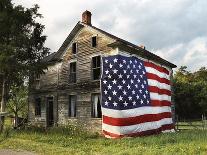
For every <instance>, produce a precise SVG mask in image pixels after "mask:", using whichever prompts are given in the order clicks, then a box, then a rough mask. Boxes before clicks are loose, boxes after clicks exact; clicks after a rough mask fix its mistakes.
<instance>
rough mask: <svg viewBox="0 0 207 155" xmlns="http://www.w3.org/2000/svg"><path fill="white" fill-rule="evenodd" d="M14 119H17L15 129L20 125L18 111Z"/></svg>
mask: <svg viewBox="0 0 207 155" xmlns="http://www.w3.org/2000/svg"><path fill="white" fill-rule="evenodd" d="M14 119H15V121H14V129H17V127H18V125H19V120H18V114H17V113H15V114H14Z"/></svg>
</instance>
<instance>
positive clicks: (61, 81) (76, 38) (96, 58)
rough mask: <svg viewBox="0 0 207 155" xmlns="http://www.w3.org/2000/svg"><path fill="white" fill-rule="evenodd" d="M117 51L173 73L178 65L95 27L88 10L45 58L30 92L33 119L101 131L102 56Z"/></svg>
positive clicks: (45, 122) (31, 121)
mask: <svg viewBox="0 0 207 155" xmlns="http://www.w3.org/2000/svg"><path fill="white" fill-rule="evenodd" d="M116 54H120V55H125V56H128V55H136V56H137V57H139V58H141V59H145V60H149V61H152V62H154V63H156V64H158V65H162V66H164V67H165V68H166V69H168V70H169V71H170V73H171V74H172V72H173V71H172V69H173V68H175V67H176V66H175V65H174V64H172V63H170V62H168V61H166V60H164V59H162V58H161V57H159V56H157V55H155V54H153V53H151V52H149V51H148V50H146V49H145V47H143V46H137V45H134V44H132V43H130V42H127V41H125V40H123V39H121V38H118V37H116V36H114V35H112V34H110V33H107V32H105V31H103V30H101V29H99V28H97V27H95V26H93V25H92V24H91V12H89V11H85V12H84V13H83V14H82V22H78V23H77V24H76V26H75V27H74V28H73V30H72V31H71V32H70V34H69V35H68V37H67V38H66V39H65V41H64V42H63V44H62V45H61V47H60V48H59V50H58V51H57V52H55V53H52V54H51V55H49V56H47V57H45V58H44V61H47V62H48V63H49V66H48V69H47V71H46V73H45V74H43V75H41V76H39V77H38V78H37V79H36V80H35V81H34V83H33V84H32V85H31V87H32V89H31V91H30V92H29V118H28V119H29V122H30V123H32V124H33V125H39V126H46V127H48V126H56V125H58V126H59V125H66V124H70V123H78V124H82V125H84V126H86V127H87V128H88V129H91V130H95V131H97V130H100V129H101V123H102V118H101V116H102V115H101V103H100V102H101V99H100V97H101V93H100V77H101V70H102V69H101V57H103V56H109V55H116ZM173 107H174V105H173V104H172V109H174V108H173Z"/></svg>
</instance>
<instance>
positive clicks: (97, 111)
mask: <svg viewBox="0 0 207 155" xmlns="http://www.w3.org/2000/svg"><path fill="white" fill-rule="evenodd" d="M100 101H101V100H100V94H92V111H91V116H92V117H94V118H101V117H102V113H101V102H100Z"/></svg>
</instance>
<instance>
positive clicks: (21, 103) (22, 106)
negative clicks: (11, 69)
mask: <svg viewBox="0 0 207 155" xmlns="http://www.w3.org/2000/svg"><path fill="white" fill-rule="evenodd" d="M27 93H28V90H27V87H26V86H21V87H14V86H13V87H12V88H11V91H10V92H9V96H10V97H9V101H8V103H7V109H8V111H9V112H10V113H13V114H14V118H15V124H14V127H15V128H16V127H18V125H19V121H18V117H19V116H21V117H22V118H26V117H27V113H28V96H27Z"/></svg>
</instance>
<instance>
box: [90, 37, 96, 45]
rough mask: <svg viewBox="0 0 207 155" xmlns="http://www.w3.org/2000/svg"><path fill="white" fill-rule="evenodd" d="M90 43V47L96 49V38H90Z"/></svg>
mask: <svg viewBox="0 0 207 155" xmlns="http://www.w3.org/2000/svg"><path fill="white" fill-rule="evenodd" d="M91 41H92V47H96V46H97V40H96V37H92V38H91Z"/></svg>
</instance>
